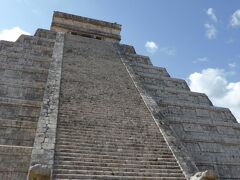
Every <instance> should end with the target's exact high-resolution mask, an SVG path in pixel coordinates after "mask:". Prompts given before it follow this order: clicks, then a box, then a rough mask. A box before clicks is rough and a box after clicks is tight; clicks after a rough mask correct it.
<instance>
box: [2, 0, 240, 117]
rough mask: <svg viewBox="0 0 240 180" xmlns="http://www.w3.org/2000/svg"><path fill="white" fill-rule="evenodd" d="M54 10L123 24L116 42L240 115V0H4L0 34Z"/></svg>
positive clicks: (42, 22)
mask: <svg viewBox="0 0 240 180" xmlns="http://www.w3.org/2000/svg"><path fill="white" fill-rule="evenodd" d="M54 10H58V11H64V12H67V13H72V14H77V15H81V16H87V17H90V18H96V19H101V20H106V21H110V22H117V23H120V24H122V32H121V35H122V41H121V43H125V44H130V45H133V46H134V47H135V49H136V51H137V53H138V54H143V55H147V56H150V58H151V60H152V62H153V64H154V65H156V66H162V67H166V68H167V70H168V72H169V73H170V75H171V76H173V77H177V78H182V79H185V80H187V81H188V83H189V85H190V87H191V89H192V90H194V91H200V92H204V93H206V94H208V95H209V96H210V98H211V99H212V100H213V103H214V104H215V105H219V106H227V107H229V108H231V110H232V111H233V112H234V114H235V115H236V116H237V118H238V119H240V75H239V74H240V51H239V47H240V1H231V2H230V1H229V0H222V1H221V3H220V2H219V1H218V0H212V1H209V0H196V1H192V0H182V1H178V0H122V1H113V0H112V1H110V0H34V1H33V0H11V1H9V0H5V1H4V0H3V1H1V6H0V39H1V35H2V37H3V32H4V30H5V31H6V30H10V29H12V28H14V27H18V28H19V29H20V30H21V32H28V33H30V34H33V33H34V32H35V30H36V29H37V28H45V29H49V27H50V23H51V18H52V13H53V11H54ZM19 29H18V30H16V31H20V30H19ZM16 31H13V32H16ZM12 37H13V36H12ZM2 39H3V38H2ZM146 46H147V47H146Z"/></svg>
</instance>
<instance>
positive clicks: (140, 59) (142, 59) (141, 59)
mask: <svg viewBox="0 0 240 180" xmlns="http://www.w3.org/2000/svg"><path fill="white" fill-rule="evenodd" d="M124 55H125V59H126V62H127V63H128V62H130V63H134V62H135V63H139V64H146V65H152V63H151V60H150V58H149V57H148V56H143V55H139V54H132V53H125V54H124Z"/></svg>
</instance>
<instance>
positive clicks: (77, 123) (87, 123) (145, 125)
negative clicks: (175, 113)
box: [58, 118, 157, 130]
mask: <svg viewBox="0 0 240 180" xmlns="http://www.w3.org/2000/svg"><path fill="white" fill-rule="evenodd" d="M152 121H153V120H152ZM105 122H107V123H103V122H102V121H98V119H96V118H92V119H91V118H87V119H77V120H72V119H69V120H66V119H60V120H59V121H58V126H59V127H64V126H67V127H69V128H71V126H72V127H76V128H77V127H81V128H95V127H97V128H105V129H114V128H117V129H121V130H125V129H134V128H136V129H140V128H141V129H146V130H147V129H154V128H155V129H156V128H157V126H156V124H155V122H151V120H149V122H142V121H141V122H139V121H136V122H134V121H133V119H129V120H127V119H126V120H125V121H123V120H122V121H121V122H112V123H110V122H108V121H107V120H106V119H105Z"/></svg>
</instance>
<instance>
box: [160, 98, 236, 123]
mask: <svg viewBox="0 0 240 180" xmlns="http://www.w3.org/2000/svg"><path fill="white" fill-rule="evenodd" d="M158 106H159V109H160V111H161V113H162V114H163V115H164V116H165V117H169V118H170V117H172V116H179V117H181V118H189V117H192V118H196V117H203V118H209V119H219V120H220V121H229V122H237V121H236V119H235V117H234V116H233V115H232V113H231V111H230V110H229V109H227V108H221V107H214V106H202V105H196V104H182V103H177V102H175V103H169V102H168V103H159V104H158Z"/></svg>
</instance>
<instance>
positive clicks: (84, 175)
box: [53, 35, 185, 180]
mask: <svg viewBox="0 0 240 180" xmlns="http://www.w3.org/2000/svg"><path fill="white" fill-rule="evenodd" d="M88 54H91V56H88ZM60 94H61V96H60V107H59V111H60V113H59V118H58V127H57V138H56V148H55V160H54V171H53V174H54V175H53V177H54V179H59V180H60V179H159V180H160V179H166V180H181V179H185V177H184V175H183V173H182V171H181V169H180V168H179V165H178V163H177V161H176V159H175V157H174V156H173V154H172V152H171V150H170V149H169V147H168V145H167V143H166V141H165V140H164V138H163V136H162V134H161V133H160V131H159V129H158V127H157V125H156V124H155V122H154V121H153V120H152V117H151V114H150V113H149V112H148V110H147V108H146V106H145V105H144V103H143V101H142V100H141V97H140V96H139V95H138V93H137V90H136V88H135V87H134V84H133V83H132V82H131V79H130V77H129V76H128V74H127V71H126V69H125V67H124V66H123V64H122V63H121V61H120V57H119V56H118V54H117V50H116V49H115V48H114V46H113V44H112V43H107V42H101V41H98V40H93V39H89V38H82V37H81V38H79V37H76V36H72V35H67V36H66V39H65V46H64V57H63V67H62V82H61V92H60Z"/></svg>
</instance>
